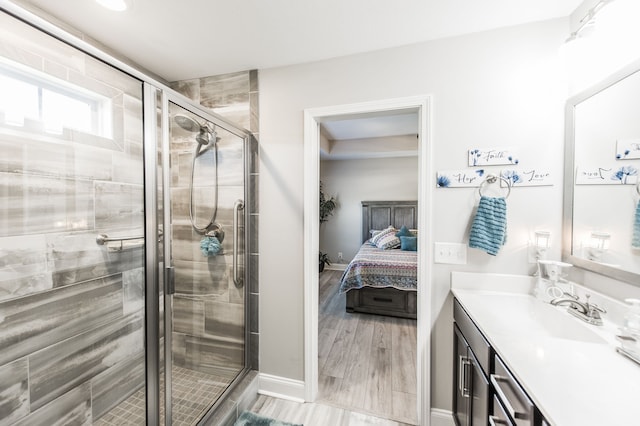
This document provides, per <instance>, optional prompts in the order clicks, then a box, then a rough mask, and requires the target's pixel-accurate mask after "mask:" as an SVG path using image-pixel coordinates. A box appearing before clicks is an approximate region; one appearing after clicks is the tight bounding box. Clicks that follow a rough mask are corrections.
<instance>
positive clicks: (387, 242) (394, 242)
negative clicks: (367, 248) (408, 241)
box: [376, 229, 400, 250]
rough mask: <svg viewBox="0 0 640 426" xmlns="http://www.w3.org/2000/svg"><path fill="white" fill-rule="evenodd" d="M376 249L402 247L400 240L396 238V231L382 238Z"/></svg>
mask: <svg viewBox="0 0 640 426" xmlns="http://www.w3.org/2000/svg"><path fill="white" fill-rule="evenodd" d="M376 247H378V248H379V249H382V250H389V249H395V248H398V247H400V238H398V237H396V232H395V229H394V230H393V231H392V232H388V233H386V234H385V235H383V236H382V238H380V239H379V240H378V241H377V242H376Z"/></svg>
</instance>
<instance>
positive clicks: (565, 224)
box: [562, 60, 640, 287]
mask: <svg viewBox="0 0 640 426" xmlns="http://www.w3.org/2000/svg"><path fill="white" fill-rule="evenodd" d="M637 72H640V60H637V61H634V62H632V63H630V64H629V65H627V66H625V67H624V68H622V69H620V70H618V71H617V72H615V73H613V74H611V75H610V76H609V77H607V78H605V79H604V80H602V81H600V82H599V83H596V84H595V85H593V86H591V87H589V88H588V89H586V90H584V91H582V92H580V93H578V94H576V95H574V96H572V97H571V98H569V99H568V100H567V103H566V105H565V140H564V143H565V151H564V196H563V203H564V206H563V207H564V208H563V220H562V234H563V237H562V261H563V262H567V263H571V264H572V265H573V266H576V267H579V268H582V269H585V270H587V271H591V272H595V273H597V274H600V275H604V276H607V277H610V278H613V279H616V280H619V281H624V282H626V283H629V284H633V285H635V286H638V287H640V273H636V272H631V271H627V270H623V269H619V268H615V267H613V266H609V265H603V264H601V263H598V262H594V261H592V260H588V259H584V258H582V257H578V256H574V255H573V253H572V247H573V196H574V192H573V188H574V185H575V175H576V171H575V168H576V164H575V157H574V153H575V109H576V106H577V105H578V104H580V103H581V102H584V101H586V100H587V99H589V98H591V97H592V96H595V95H597V94H598V93H600V92H602V91H603V90H605V89H607V88H608V87H611V86H613V85H614V84H616V83H618V82H620V81H622V80H624V79H625V78H627V77H629V76H631V75H633V74H635V73H637Z"/></svg>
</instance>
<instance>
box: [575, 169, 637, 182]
mask: <svg viewBox="0 0 640 426" xmlns="http://www.w3.org/2000/svg"><path fill="white" fill-rule="evenodd" d="M637 182H638V168H637V167H636V166H633V165H629V166H618V165H616V166H600V167H579V166H578V167H577V170H576V185H635V184H636V183H637Z"/></svg>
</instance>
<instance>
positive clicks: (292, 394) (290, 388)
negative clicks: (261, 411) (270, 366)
mask: <svg viewBox="0 0 640 426" xmlns="http://www.w3.org/2000/svg"><path fill="white" fill-rule="evenodd" d="M258 380H259V382H258V393H259V394H260V395H266V396H272V397H274V398H280V399H286V400H289V401H294V402H304V382H303V381H301V380H292V379H287V378H286V377H279V376H273V375H271V374H265V373H259V374H258Z"/></svg>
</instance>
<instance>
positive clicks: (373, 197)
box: [320, 157, 418, 263]
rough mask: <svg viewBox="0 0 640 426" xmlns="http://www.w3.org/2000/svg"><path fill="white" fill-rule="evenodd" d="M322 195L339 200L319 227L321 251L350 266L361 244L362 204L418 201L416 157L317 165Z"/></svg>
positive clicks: (332, 162)
mask: <svg viewBox="0 0 640 426" xmlns="http://www.w3.org/2000/svg"><path fill="white" fill-rule="evenodd" d="M320 180H321V181H322V185H323V188H324V190H325V194H326V195H327V196H328V197H329V196H334V197H336V199H337V200H338V208H336V210H334V214H333V216H331V217H330V219H329V221H328V222H326V223H324V224H322V226H321V227H320V250H321V251H322V252H324V253H328V254H329V258H330V259H331V261H332V262H338V252H342V255H343V259H344V260H343V261H342V262H338V263H349V262H350V261H351V259H353V257H354V256H355V255H356V253H357V252H358V249H359V248H360V246H361V245H362V205H361V202H362V201H380V200H417V199H418V198H417V197H418V157H399V158H372V159H362V160H336V161H321V162H320Z"/></svg>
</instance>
